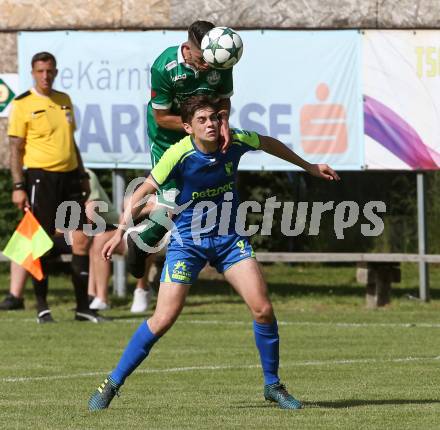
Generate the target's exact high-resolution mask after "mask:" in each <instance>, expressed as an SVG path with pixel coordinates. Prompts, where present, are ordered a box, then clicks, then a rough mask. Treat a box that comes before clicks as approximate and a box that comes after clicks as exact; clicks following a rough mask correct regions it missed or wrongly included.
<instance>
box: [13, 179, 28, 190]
mask: <svg viewBox="0 0 440 430" xmlns="http://www.w3.org/2000/svg"><path fill="white" fill-rule="evenodd" d="M12 190H13V191H18V190H21V191H26V184H25V183H24V182H23V181H21V182H14V183H13V184H12Z"/></svg>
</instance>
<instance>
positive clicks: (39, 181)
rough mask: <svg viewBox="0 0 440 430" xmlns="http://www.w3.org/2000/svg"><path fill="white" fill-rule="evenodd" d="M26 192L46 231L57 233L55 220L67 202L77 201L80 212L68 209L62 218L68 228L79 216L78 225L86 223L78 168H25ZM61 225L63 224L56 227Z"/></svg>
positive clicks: (79, 226) (35, 214) (34, 212)
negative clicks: (58, 169)
mask: <svg viewBox="0 0 440 430" xmlns="http://www.w3.org/2000/svg"><path fill="white" fill-rule="evenodd" d="M25 182H26V192H27V195H28V198H29V203H30V205H31V209H32V213H33V214H34V216H35V218H37V220H38V221H39V222H40V224H41V226H42V227H43V228H44V230H45V231H46V233H47V234H49V235H50V236H53V234H54V233H55V228H56V227H55V219H56V215H57V209H58V207H59V206H60V204H61V203H63V202H64V201H73V202H77V203H78V204H79V207H80V210H81V212H80V214H72V213H71V210H68V211H67V212H65V213H64V214H65V217H63V221H64V227H65V228H68V227H69V226H70V225H71V224H69V223H70V221H72V222H73V221H74V218H75V217H77V216H78V215H79V225H78V227H77V228H82V226H83V225H84V224H85V223H86V222H87V221H86V214H85V210H84V203H85V201H84V198H83V195H82V189H81V181H80V177H79V171H78V170H77V169H75V170H72V171H70V172H50V171H48V170H43V169H33V168H32V169H27V170H26V171H25ZM72 216H73V218H72V219H71V218H70V217H72ZM57 227H60V226H57Z"/></svg>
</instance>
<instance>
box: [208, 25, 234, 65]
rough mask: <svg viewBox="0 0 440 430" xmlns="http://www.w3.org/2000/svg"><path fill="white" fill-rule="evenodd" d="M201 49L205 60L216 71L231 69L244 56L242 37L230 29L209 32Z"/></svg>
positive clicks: (224, 28)
mask: <svg viewBox="0 0 440 430" xmlns="http://www.w3.org/2000/svg"><path fill="white" fill-rule="evenodd" d="M200 47H201V49H202V55H203V59H204V60H205V61H206V62H207V63H208V64H209V65H210V66H211V67H213V68H214V69H230V68H231V67H232V66H234V65H235V64H237V63H238V60H239V59H240V57H241V54H243V42H242V40H241V37H240V36H239V35H238V34H237V33H236V32H235V31H234V30H232V29H231V28H229V27H215V28H213V29H212V30H209V31H208V33H206V34H205V36H204V37H203V39H202V43H201V45H200Z"/></svg>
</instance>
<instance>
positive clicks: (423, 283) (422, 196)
mask: <svg viewBox="0 0 440 430" xmlns="http://www.w3.org/2000/svg"><path fill="white" fill-rule="evenodd" d="M425 201H426V189H425V173H423V172H418V173H417V225H418V242H419V257H420V260H419V297H420V300H423V301H424V302H427V301H429V269H428V263H427V262H426V261H424V260H423V257H424V256H425V254H426V250H427V247H428V244H427V234H426V231H427V229H426V206H425Z"/></svg>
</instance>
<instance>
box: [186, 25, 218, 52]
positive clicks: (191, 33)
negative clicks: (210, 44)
mask: <svg viewBox="0 0 440 430" xmlns="http://www.w3.org/2000/svg"><path fill="white" fill-rule="evenodd" d="M214 27H215V25H214V24H213V23H212V22H209V21H194V22H193V23H192V24H191V25H190V26H189V28H188V40H189V41H191V42H192V43H194V44H195V45H196V46H197V47H198V48H200V44H201V43H202V39H203V36H204V35H205V34H206V33H207V32H208V31H209V30H212V29H213V28H214Z"/></svg>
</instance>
